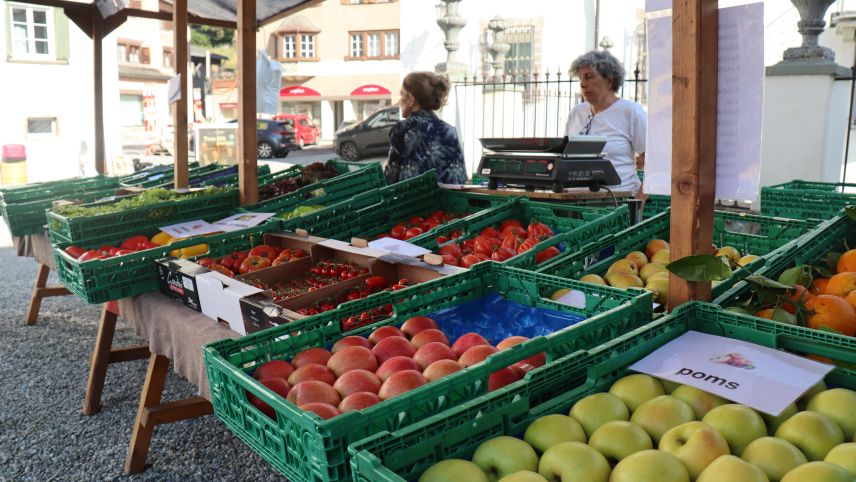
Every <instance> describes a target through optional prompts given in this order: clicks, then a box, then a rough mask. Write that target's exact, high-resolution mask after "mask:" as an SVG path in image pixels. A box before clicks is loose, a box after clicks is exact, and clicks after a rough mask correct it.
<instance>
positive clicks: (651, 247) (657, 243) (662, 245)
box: [645, 239, 669, 259]
mask: <svg viewBox="0 0 856 482" xmlns="http://www.w3.org/2000/svg"><path fill="white" fill-rule="evenodd" d="M668 247H669V242H668V241H666V240H664V239H652V240H650V241H648V244H646V245H645V255H646V256H648V259H651V258H653V257H654V253H656V252H657V251H660V250H661V249H666V248H668Z"/></svg>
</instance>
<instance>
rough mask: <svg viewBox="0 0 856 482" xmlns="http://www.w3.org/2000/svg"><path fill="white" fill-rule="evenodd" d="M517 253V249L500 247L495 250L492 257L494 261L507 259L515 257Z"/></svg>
mask: <svg viewBox="0 0 856 482" xmlns="http://www.w3.org/2000/svg"><path fill="white" fill-rule="evenodd" d="M516 255H517V251H516V250H513V249H511V248H499V249H497V250H496V251H494V252H493V254H492V255H491V256H490V259H492V260H494V261H500V262H502V261H505V260H506V259H509V258H513V257H514V256H516Z"/></svg>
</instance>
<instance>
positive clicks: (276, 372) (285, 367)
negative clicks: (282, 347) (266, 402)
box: [253, 360, 294, 380]
mask: <svg viewBox="0 0 856 482" xmlns="http://www.w3.org/2000/svg"><path fill="white" fill-rule="evenodd" d="M293 372H294V366H293V365H292V364H291V363H288V362H287V361H283V360H271V361H269V362H265V363H262V364H261V366H259V367H258V368H256V371H254V372H253V378H255V379H256V380H264V379H265V378H273V377H279V378H282V379H283V380H288V377H290V376H291V374H292V373H293Z"/></svg>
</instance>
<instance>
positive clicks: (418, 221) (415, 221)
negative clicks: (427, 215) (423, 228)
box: [409, 216, 425, 226]
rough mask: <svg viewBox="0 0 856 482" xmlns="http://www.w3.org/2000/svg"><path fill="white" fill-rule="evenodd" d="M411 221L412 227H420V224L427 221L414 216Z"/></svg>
mask: <svg viewBox="0 0 856 482" xmlns="http://www.w3.org/2000/svg"><path fill="white" fill-rule="evenodd" d="M409 221H410V225H411V226H419V225H420V224H422V223H424V222H425V219H423V218H421V217H419V216H413V217H412V218H410V219H409Z"/></svg>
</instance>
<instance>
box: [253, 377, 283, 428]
mask: <svg viewBox="0 0 856 482" xmlns="http://www.w3.org/2000/svg"><path fill="white" fill-rule="evenodd" d="M259 383H261V384H262V385H264V386H266V387H268V388H269V389H271V391H273V392H274V393H276V394H277V395H279V396H280V397H282V398H286V397H287V396H288V392H289V391H291V387H290V386H289V385H288V383H287V382H286V381H285V380H283V379H282V378H280V377H273V378H262V379H261V380H259ZM247 400H249V401H250V403H252V404H253V405H255V407H256V408H258V409H259V410H261V411H262V413H263V414H265V415H267V416H268V417H270V418H276V412H274V410H273V407H271V406H270V405H268V404H267V403H265V402H263V401H262V400H261V399H260V398H259V397H257V396H255V395H253V394H252V393H250V392H247Z"/></svg>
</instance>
